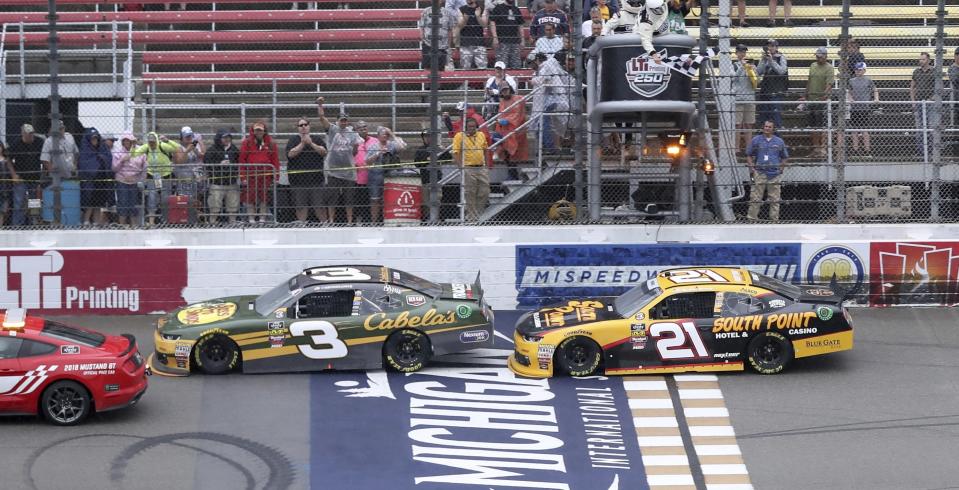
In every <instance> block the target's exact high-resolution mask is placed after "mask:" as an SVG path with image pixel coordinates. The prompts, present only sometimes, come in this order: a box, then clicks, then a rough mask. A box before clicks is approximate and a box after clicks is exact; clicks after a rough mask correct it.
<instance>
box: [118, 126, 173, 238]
mask: <svg viewBox="0 0 959 490" xmlns="http://www.w3.org/2000/svg"><path fill="white" fill-rule="evenodd" d="M179 148H180V145H178V144H177V143H175V142H173V141H169V140H167V137H166V136H159V135H157V134H156V133H152V132H151V133H148V134H147V142H146V144H144V145H141V146H138V147H136V148H134V149H133V151H131V152H130V156H131V157H137V156H140V155H145V156H146V160H147V181H146V195H147V213H148V214H147V222H148V223H149V224H151V225H152V224H154V223H155V219H156V215H157V214H158V211H159V209H160V207H161V206H163V207H166V200H167V198H168V197H170V196H171V195H172V194H173V181H172V180H171V179H170V177H171V176H172V174H173V155H174V154H175V153H176V151H177V150H178V149H179ZM161 203H162V204H161Z"/></svg>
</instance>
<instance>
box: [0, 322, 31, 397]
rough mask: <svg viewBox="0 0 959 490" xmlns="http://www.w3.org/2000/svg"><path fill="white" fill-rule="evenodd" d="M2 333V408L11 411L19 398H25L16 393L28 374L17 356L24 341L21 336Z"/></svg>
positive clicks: (0, 392) (0, 341) (0, 347)
mask: <svg viewBox="0 0 959 490" xmlns="http://www.w3.org/2000/svg"><path fill="white" fill-rule="evenodd" d="M0 333H2V336H0V410H2V411H10V410H12V407H13V406H15V405H16V403H17V400H18V399H19V398H23V397H22V396H18V395H15V394H14V392H16V391H17V390H18V389H19V387H20V385H21V384H22V382H23V376H24V374H26V371H24V370H23V369H22V368H21V367H20V360H19V359H18V358H17V356H18V354H19V352H20V344H21V343H23V341H22V340H21V339H20V338H19V337H10V336H8V335H7V333H6V332H0Z"/></svg>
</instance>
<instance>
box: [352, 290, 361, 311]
mask: <svg viewBox="0 0 959 490" xmlns="http://www.w3.org/2000/svg"><path fill="white" fill-rule="evenodd" d="M361 306H363V291H361V290H359V289H357V290H356V292H355V293H354V294H353V309H352V311H350V316H359V315H360V307H361Z"/></svg>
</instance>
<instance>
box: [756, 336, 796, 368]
mask: <svg viewBox="0 0 959 490" xmlns="http://www.w3.org/2000/svg"><path fill="white" fill-rule="evenodd" d="M747 355H748V358H749V365H750V366H752V368H753V370H755V371H756V372H757V373H759V374H776V373H779V372H782V370H784V369H786V366H788V365H789V363H790V362H792V359H793V346H792V343H791V342H789V339H787V338H786V337H785V336H784V335H783V334H781V333H778V332H761V333H759V335H756V336H755V337H753V339H752V340H751V341H749V348H748V349H747Z"/></svg>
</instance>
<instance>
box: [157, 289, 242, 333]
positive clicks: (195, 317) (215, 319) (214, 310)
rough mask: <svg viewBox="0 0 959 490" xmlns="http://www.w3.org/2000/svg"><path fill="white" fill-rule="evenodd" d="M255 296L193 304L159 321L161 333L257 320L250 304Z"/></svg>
mask: <svg viewBox="0 0 959 490" xmlns="http://www.w3.org/2000/svg"><path fill="white" fill-rule="evenodd" d="M255 300H256V296H252V295H251V296H228V297H225V298H216V299H210V300H206V301H203V302H201V303H193V304H190V305H187V306H184V307H182V308H177V309H176V310H174V311H172V312H170V313H169V314H167V315H166V316H164V317H163V318H161V319H160V325H159V329H160V331H161V332H168V331H171V330H178V329H182V328H190V327H197V326H203V327H206V326H209V325H214V326H215V325H217V324H220V323H223V322H225V321H227V320H235V319H240V318H259V317H260V314H259V313H257V312H256V310H254V309H253V307H252V303H253V302H254V301H255Z"/></svg>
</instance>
